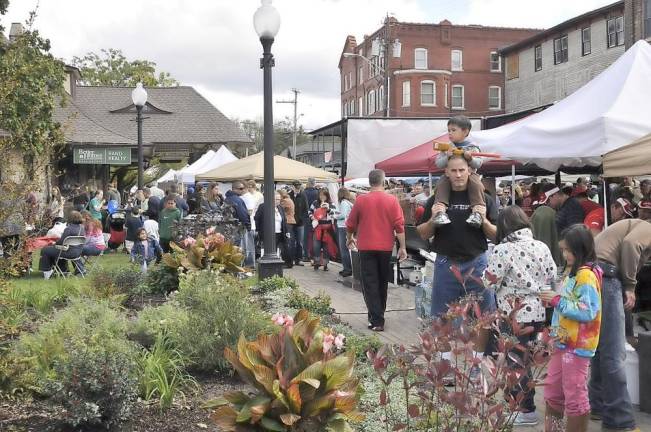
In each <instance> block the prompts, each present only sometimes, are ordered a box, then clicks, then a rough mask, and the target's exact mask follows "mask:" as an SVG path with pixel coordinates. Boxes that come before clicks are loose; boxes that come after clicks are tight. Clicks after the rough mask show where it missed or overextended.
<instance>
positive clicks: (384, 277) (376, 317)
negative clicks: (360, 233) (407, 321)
mask: <svg viewBox="0 0 651 432" xmlns="http://www.w3.org/2000/svg"><path fill="white" fill-rule="evenodd" d="M359 262H360V271H361V276H362V294H363V295H364V303H366V310H367V311H368V322H369V324H370V325H371V326H373V327H376V326H383V325H384V312H385V311H386V309H387V296H388V293H387V291H388V288H389V280H390V279H391V251H386V252H385V251H359Z"/></svg>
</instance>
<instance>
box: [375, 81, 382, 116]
mask: <svg viewBox="0 0 651 432" xmlns="http://www.w3.org/2000/svg"><path fill="white" fill-rule="evenodd" d="M375 111H384V86H383V85H381V86H380V89H379V90H378V97H377V108H376V110H375Z"/></svg>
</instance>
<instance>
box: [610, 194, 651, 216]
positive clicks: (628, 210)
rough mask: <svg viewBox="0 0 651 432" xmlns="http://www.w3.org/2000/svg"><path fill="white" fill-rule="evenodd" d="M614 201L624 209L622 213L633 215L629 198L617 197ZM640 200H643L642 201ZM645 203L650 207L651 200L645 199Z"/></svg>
mask: <svg viewBox="0 0 651 432" xmlns="http://www.w3.org/2000/svg"><path fill="white" fill-rule="evenodd" d="M615 202H616V203H617V204H619V205H620V206H622V209H623V210H624V213H626V214H627V215H628V216H630V217H633V209H634V206H633V204H632V203H631V202H630V201H629V200H627V199H626V198H617V201H615ZM642 202H644V201H642ZM642 202H640V204H642ZM647 204H648V205H649V207H648V208H649V209H651V201H647ZM643 208H644V207H643Z"/></svg>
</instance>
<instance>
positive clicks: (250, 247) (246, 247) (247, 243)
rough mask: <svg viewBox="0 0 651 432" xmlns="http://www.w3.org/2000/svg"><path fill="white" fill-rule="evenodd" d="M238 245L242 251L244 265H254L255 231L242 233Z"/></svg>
mask: <svg viewBox="0 0 651 432" xmlns="http://www.w3.org/2000/svg"><path fill="white" fill-rule="evenodd" d="M240 247H241V248H242V251H243V253H244V265H245V266H246V267H255V232H254V231H252V230H249V231H246V232H244V233H242V238H241V239H240Z"/></svg>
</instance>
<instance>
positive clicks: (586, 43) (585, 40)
mask: <svg viewBox="0 0 651 432" xmlns="http://www.w3.org/2000/svg"><path fill="white" fill-rule="evenodd" d="M591 39H592V37H591V34H590V27H586V28H584V29H581V55H584V56H585V55H588V54H590V53H591V52H592V43H591Z"/></svg>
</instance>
